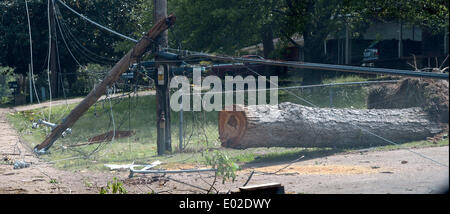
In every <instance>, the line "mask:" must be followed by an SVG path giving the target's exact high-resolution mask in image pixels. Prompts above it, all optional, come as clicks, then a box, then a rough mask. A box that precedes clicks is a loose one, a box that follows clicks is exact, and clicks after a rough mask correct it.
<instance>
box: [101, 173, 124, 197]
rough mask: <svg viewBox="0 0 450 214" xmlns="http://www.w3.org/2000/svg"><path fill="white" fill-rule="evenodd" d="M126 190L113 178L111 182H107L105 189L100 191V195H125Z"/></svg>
mask: <svg viewBox="0 0 450 214" xmlns="http://www.w3.org/2000/svg"><path fill="white" fill-rule="evenodd" d="M127 193H128V192H127V190H126V189H125V187H124V186H123V184H122V183H121V182H119V181H118V180H117V178H116V177H114V178H113V180H112V181H111V182H108V185H106V187H102V188H101V189H100V194H127Z"/></svg>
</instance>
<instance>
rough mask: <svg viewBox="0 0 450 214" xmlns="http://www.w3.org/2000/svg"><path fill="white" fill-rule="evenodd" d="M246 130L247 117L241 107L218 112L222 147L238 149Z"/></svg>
mask: <svg viewBox="0 0 450 214" xmlns="http://www.w3.org/2000/svg"><path fill="white" fill-rule="evenodd" d="M246 130H247V117H246V114H245V111H244V109H243V108H242V106H239V105H233V106H232V109H231V108H230V109H229V110H224V111H220V112H219V136H220V142H222V146H223V147H238V146H239V141H240V140H241V138H242V137H243V136H244V134H245V132H246Z"/></svg>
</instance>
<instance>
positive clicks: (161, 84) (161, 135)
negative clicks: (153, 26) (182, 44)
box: [153, 0, 172, 155]
mask: <svg viewBox="0 0 450 214" xmlns="http://www.w3.org/2000/svg"><path fill="white" fill-rule="evenodd" d="M153 3H154V4H153V5H154V7H155V8H154V14H153V20H154V21H155V22H157V21H159V20H161V19H162V18H164V17H166V16H167V0H153ZM167 35H168V34H167V31H164V32H163V33H161V35H160V36H159V37H158V38H157V39H156V44H155V46H156V47H157V49H158V50H157V51H158V52H161V51H162V49H164V48H167V46H168V37H167ZM155 62H156V63H155V66H156V68H157V72H156V75H157V82H156V83H157V84H156V118H157V121H156V129H157V148H158V149H157V150H158V155H163V154H164V153H165V152H166V151H172V146H171V132H170V98H169V87H168V86H169V78H170V75H169V67H168V65H167V64H160V63H158V58H156V59H155Z"/></svg>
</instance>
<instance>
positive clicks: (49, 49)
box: [47, 0, 54, 121]
mask: <svg viewBox="0 0 450 214" xmlns="http://www.w3.org/2000/svg"><path fill="white" fill-rule="evenodd" d="M51 1H52V0H48V5H47V13H48V64H47V79H48V91H49V97H50V106H49V115H48V121H50V119H51V117H52V85H51V82H50V58H51V51H52V48H51V47H52V44H51V43H52V29H51V26H50V23H51V22H50V19H51V18H54V17H50V2H51Z"/></svg>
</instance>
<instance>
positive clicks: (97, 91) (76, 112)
mask: <svg viewBox="0 0 450 214" xmlns="http://www.w3.org/2000/svg"><path fill="white" fill-rule="evenodd" d="M175 20H176V18H175V16H173V15H170V16H168V17H167V18H164V19H160V20H159V21H158V22H157V23H156V24H155V25H154V26H153V27H152V29H150V31H148V32H147V34H145V35H144V36H143V38H142V39H141V40H139V42H138V43H137V44H136V45H135V46H134V47H133V49H131V50H130V51H128V53H127V54H126V55H125V56H123V57H122V59H120V61H119V62H118V63H117V64H116V65H114V67H113V68H112V69H111V71H110V72H109V73H108V75H107V76H106V77H105V78H104V79H103V81H102V82H101V83H100V84H98V85H97V87H95V88H94V89H93V90H92V91H91V92H90V93H89V94H88V95H87V96H86V97H85V98H84V99H83V101H81V103H80V104H78V105H77V106H76V107H75V108H74V109H73V110H72V111H71V112H70V114H69V115H68V116H67V117H66V118H65V119H64V121H62V123H61V124H60V125H58V126H57V127H56V128H54V129H53V130H52V132H51V133H50V135H48V136H47V138H46V139H45V140H44V141H43V142H42V143H41V144H39V145H37V146H36V147H35V148H34V151H35V152H37V153H40V152H43V151H46V150H48V148H50V147H51V146H52V145H53V143H54V142H55V141H56V140H57V139H58V138H59V137H60V136H61V134H62V133H63V132H64V130H66V129H67V128H69V127H71V126H72V125H73V124H74V123H75V122H76V121H77V120H78V119H79V118H80V117H81V116H82V115H83V114H84V113H85V112H86V111H87V110H88V109H89V108H90V107H91V106H92V105H93V104H94V103H95V102H97V100H98V99H99V98H100V97H101V96H102V95H103V94H104V93H105V91H106V89H107V87H108V86H111V84H113V83H114V82H115V81H117V80H118V79H119V78H120V75H121V74H122V73H123V72H125V71H126V70H127V69H128V67H129V66H130V64H131V63H133V62H134V61H135V60H136V59H137V58H138V57H140V56H142V54H144V53H145V51H146V50H147V48H148V47H149V46H150V45H151V44H152V41H153V40H155V39H156V38H157V37H158V36H159V35H160V34H161V33H162V32H164V31H166V30H167V29H168V28H169V27H170V26H172V25H173V24H174V23H175Z"/></svg>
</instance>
